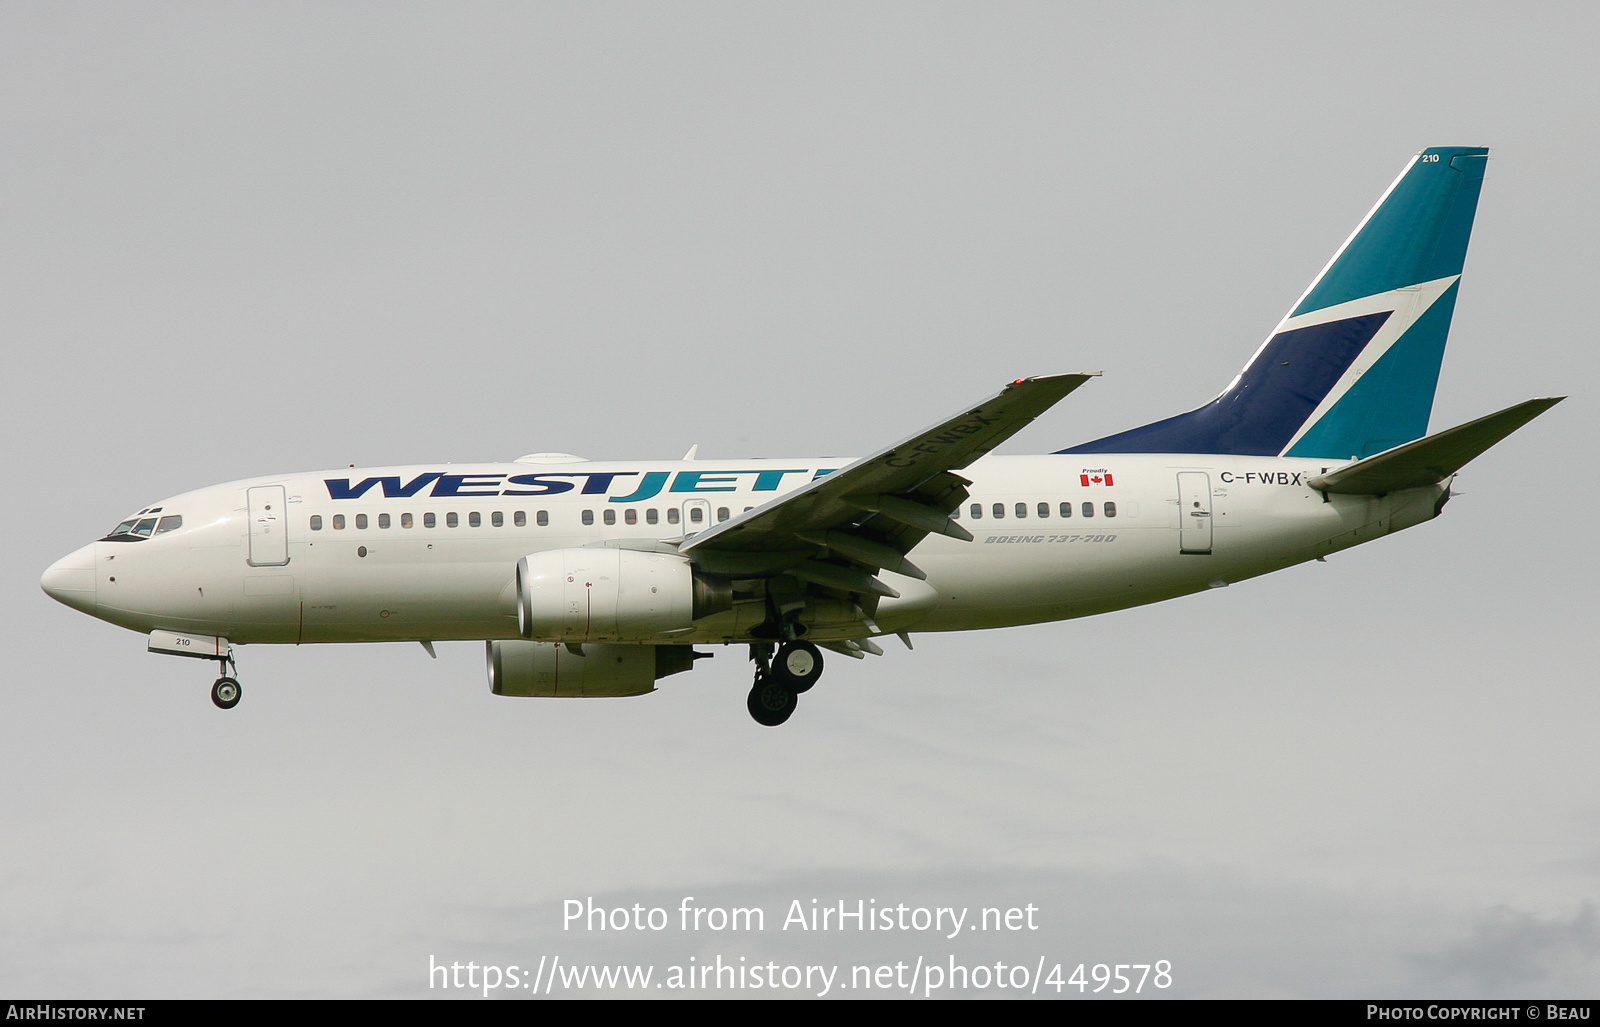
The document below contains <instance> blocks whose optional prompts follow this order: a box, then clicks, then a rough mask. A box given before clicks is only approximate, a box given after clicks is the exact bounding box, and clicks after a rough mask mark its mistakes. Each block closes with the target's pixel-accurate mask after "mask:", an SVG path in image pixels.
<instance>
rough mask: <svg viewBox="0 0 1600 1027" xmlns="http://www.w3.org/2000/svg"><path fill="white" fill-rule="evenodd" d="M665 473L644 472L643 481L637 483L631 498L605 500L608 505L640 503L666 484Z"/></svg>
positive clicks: (613, 497)
mask: <svg viewBox="0 0 1600 1027" xmlns="http://www.w3.org/2000/svg"><path fill="white" fill-rule="evenodd" d="M667 474H668V472H667V471H646V472H645V475H644V480H643V481H641V482H640V483H639V488H638V490H637V491H635V492H634V493H633V495H631V496H622V497H621V498H618V497H616V496H612V497H611V498H610V499H608V500H606V502H608V503H642V502H644V501H645V500H647V499H649V498H651V497H652V496H654V495H656V494H657V493H658V492H660V491H661V486H663V485H665V484H666V483H667Z"/></svg>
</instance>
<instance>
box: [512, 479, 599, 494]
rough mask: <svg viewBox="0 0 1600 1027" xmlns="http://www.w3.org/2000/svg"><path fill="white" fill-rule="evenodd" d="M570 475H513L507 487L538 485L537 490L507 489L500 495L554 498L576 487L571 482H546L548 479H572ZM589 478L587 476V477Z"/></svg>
mask: <svg viewBox="0 0 1600 1027" xmlns="http://www.w3.org/2000/svg"><path fill="white" fill-rule="evenodd" d="M571 477H576V476H575V475H570V474H513V475H512V476H511V477H509V478H507V479H506V484H507V485H536V486H538V487H537V488H528V489H506V490H505V491H504V492H502V493H500V494H501V495H502V496H553V495H556V494H557V493H559V492H571V491H572V490H573V488H574V487H575V486H574V485H573V484H572V482H570V481H546V480H545V479H546V478H571ZM585 477H587V476H585Z"/></svg>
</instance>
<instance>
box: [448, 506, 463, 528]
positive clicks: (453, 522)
mask: <svg viewBox="0 0 1600 1027" xmlns="http://www.w3.org/2000/svg"><path fill="white" fill-rule="evenodd" d="M444 526H445V527H447V528H459V527H461V518H460V517H458V516H457V515H456V513H455V511H453V510H452V511H451V512H450V513H447V514H445V515H444Z"/></svg>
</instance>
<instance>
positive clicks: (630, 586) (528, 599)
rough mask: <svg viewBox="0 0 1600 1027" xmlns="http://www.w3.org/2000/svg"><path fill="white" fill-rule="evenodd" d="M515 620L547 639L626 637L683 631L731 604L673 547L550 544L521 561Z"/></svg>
mask: <svg viewBox="0 0 1600 1027" xmlns="http://www.w3.org/2000/svg"><path fill="white" fill-rule="evenodd" d="M516 585H517V625H518V627H519V628H520V629H521V632H522V637H523V638H534V639H539V640H541V641H547V642H628V641H645V640H648V639H651V638H656V637H658V636H660V635H661V634H662V633H664V632H668V631H681V630H684V629H686V628H690V627H692V626H693V625H694V621H695V619H696V618H697V617H704V616H706V615H707V614H708V613H715V612H717V611H718V610H719V609H728V608H729V607H730V606H731V605H732V599H731V594H730V593H729V592H728V588H727V585H726V584H722V585H721V586H720V587H719V586H718V585H717V584H716V583H713V582H708V581H706V580H705V579H703V578H701V577H699V576H698V575H696V574H695V572H694V570H693V568H692V567H691V566H690V564H689V561H688V559H686V558H685V557H682V556H679V555H677V554H676V553H655V552H642V551H638V550H632V549H614V548H610V547H600V546H595V547H593V548H584V549H550V550H546V551H545V552H542V553H533V554H531V555H529V556H525V557H523V558H522V560H521V562H519V563H518V564H517V583H516Z"/></svg>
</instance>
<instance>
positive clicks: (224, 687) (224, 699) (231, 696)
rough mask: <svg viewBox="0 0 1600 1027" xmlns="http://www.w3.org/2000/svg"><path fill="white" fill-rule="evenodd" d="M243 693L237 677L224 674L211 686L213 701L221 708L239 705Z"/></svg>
mask: <svg viewBox="0 0 1600 1027" xmlns="http://www.w3.org/2000/svg"><path fill="white" fill-rule="evenodd" d="M243 693H244V690H243V689H241V688H240V687H239V682H238V680H237V679H236V678H230V677H227V676H223V677H220V678H217V681H216V684H214V685H212V686H211V701H212V702H214V703H216V704H217V708H218V709H219V710H231V709H233V708H234V707H235V706H237V705H239V697H240V696H241V695H242V694H243Z"/></svg>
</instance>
